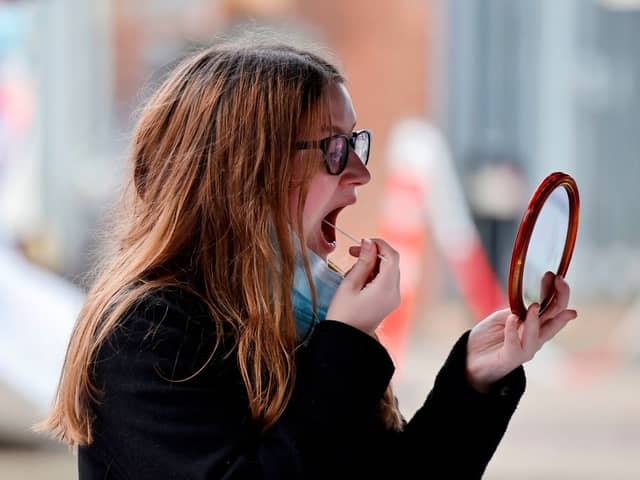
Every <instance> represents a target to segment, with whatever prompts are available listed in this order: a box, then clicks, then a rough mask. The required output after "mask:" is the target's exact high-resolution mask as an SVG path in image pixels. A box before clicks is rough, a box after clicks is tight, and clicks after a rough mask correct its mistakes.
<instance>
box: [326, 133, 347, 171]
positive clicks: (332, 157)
mask: <svg viewBox="0 0 640 480" xmlns="http://www.w3.org/2000/svg"><path fill="white" fill-rule="evenodd" d="M346 154H347V141H346V139H345V138H343V137H333V138H332V139H331V140H329V144H328V145H327V152H326V159H327V165H328V166H329V170H330V171H331V173H339V172H340V170H341V169H342V164H343V162H344V158H345V156H346Z"/></svg>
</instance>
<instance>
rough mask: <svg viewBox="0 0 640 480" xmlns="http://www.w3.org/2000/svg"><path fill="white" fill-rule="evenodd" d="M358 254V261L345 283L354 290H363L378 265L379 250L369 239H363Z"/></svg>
mask: <svg viewBox="0 0 640 480" xmlns="http://www.w3.org/2000/svg"><path fill="white" fill-rule="evenodd" d="M358 248H359V252H358V261H357V262H356V263H355V265H353V267H351V269H350V270H349V271H348V272H347V274H346V275H345V277H344V282H346V283H347V284H349V285H351V286H352V287H353V288H354V289H357V290H361V289H362V287H363V286H364V285H365V284H366V283H367V280H368V279H369V275H370V274H371V272H372V271H373V269H374V267H375V266H376V263H377V260H378V258H377V248H376V244H374V243H373V242H372V241H371V240H369V239H368V238H363V239H362V243H361V244H360V247H358Z"/></svg>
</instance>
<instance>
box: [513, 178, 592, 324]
mask: <svg viewBox="0 0 640 480" xmlns="http://www.w3.org/2000/svg"><path fill="white" fill-rule="evenodd" d="M579 212H580V199H579V195H578V187H577V185H576V182H575V180H574V179H573V178H572V177H571V176H569V175H567V174H565V173H562V172H554V173H552V174H550V175H549V176H547V177H546V178H545V179H544V180H543V181H542V182H541V183H540V185H539V186H538V188H537V189H536V191H535V193H534V194H533V196H532V197H531V200H530V201H529V205H528V206H527V209H526V211H525V213H524V215H523V217H522V221H521V222H520V228H519V230H518V234H517V236H516V240H515V244H514V247H513V253H512V257H511V268H510V270H509V304H510V307H511V311H512V312H513V313H514V314H516V315H518V316H519V317H520V318H524V317H525V316H526V313H527V309H528V308H529V307H530V306H531V304H533V303H536V302H538V303H540V313H543V312H544V311H545V310H546V309H547V307H548V306H549V305H551V303H552V302H553V299H554V298H555V296H556V290H555V287H554V280H555V277H556V275H561V276H562V277H564V276H565V275H566V273H567V270H568V268H569V263H570V261H571V256H572V254H573V248H574V246H575V242H576V238H577V235H578V223H579V215H580V213H579Z"/></svg>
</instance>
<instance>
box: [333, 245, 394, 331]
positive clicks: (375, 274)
mask: <svg viewBox="0 0 640 480" xmlns="http://www.w3.org/2000/svg"><path fill="white" fill-rule="evenodd" d="M349 252H350V253H351V254H352V255H353V256H357V257H358V260H357V261H356V263H355V264H354V265H353V267H351V269H350V270H349V271H348V272H347V273H346V274H345V276H344V280H343V281H342V283H341V284H340V286H339V287H338V290H337V291H336V294H335V296H334V297H333V299H332V300H331V304H330V305H329V309H328V310H327V318H328V319H330V320H337V321H340V322H344V323H347V324H349V325H351V326H353V327H356V328H358V329H360V330H362V331H363V332H365V333H368V334H369V335H372V334H373V333H374V332H375V330H376V328H377V327H378V325H380V323H381V322H382V320H383V319H384V318H385V317H386V316H387V315H388V314H389V313H391V312H392V311H393V310H395V309H396V308H397V307H398V305H400V268H399V261H400V257H399V255H398V252H396V251H395V250H394V249H393V248H391V246H390V245H389V244H388V243H387V242H385V241H384V240H382V239H380V238H373V239H363V240H362V243H361V244H360V246H359V247H351V248H350V249H349ZM378 254H380V255H381V256H382V257H384V260H382V261H381V260H380V259H379V258H378Z"/></svg>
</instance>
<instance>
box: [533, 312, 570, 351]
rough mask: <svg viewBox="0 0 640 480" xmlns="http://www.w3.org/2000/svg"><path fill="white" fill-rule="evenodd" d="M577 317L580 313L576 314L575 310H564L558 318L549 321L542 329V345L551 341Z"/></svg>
mask: <svg viewBox="0 0 640 480" xmlns="http://www.w3.org/2000/svg"><path fill="white" fill-rule="evenodd" d="M577 317H578V312H576V311H575V310H564V311H563V312H560V313H559V314H558V315H557V316H556V317H554V318H553V319H551V320H549V321H548V322H547V323H545V324H544V325H543V326H542V328H541V329H540V340H541V341H542V343H545V342H548V341H549V340H551V339H552V338H553V337H555V336H556V334H557V333H558V332H559V331H560V330H562V329H563V328H564V327H565V325H566V324H567V323H569V322H570V321H571V320H573V319H575V318H577Z"/></svg>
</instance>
